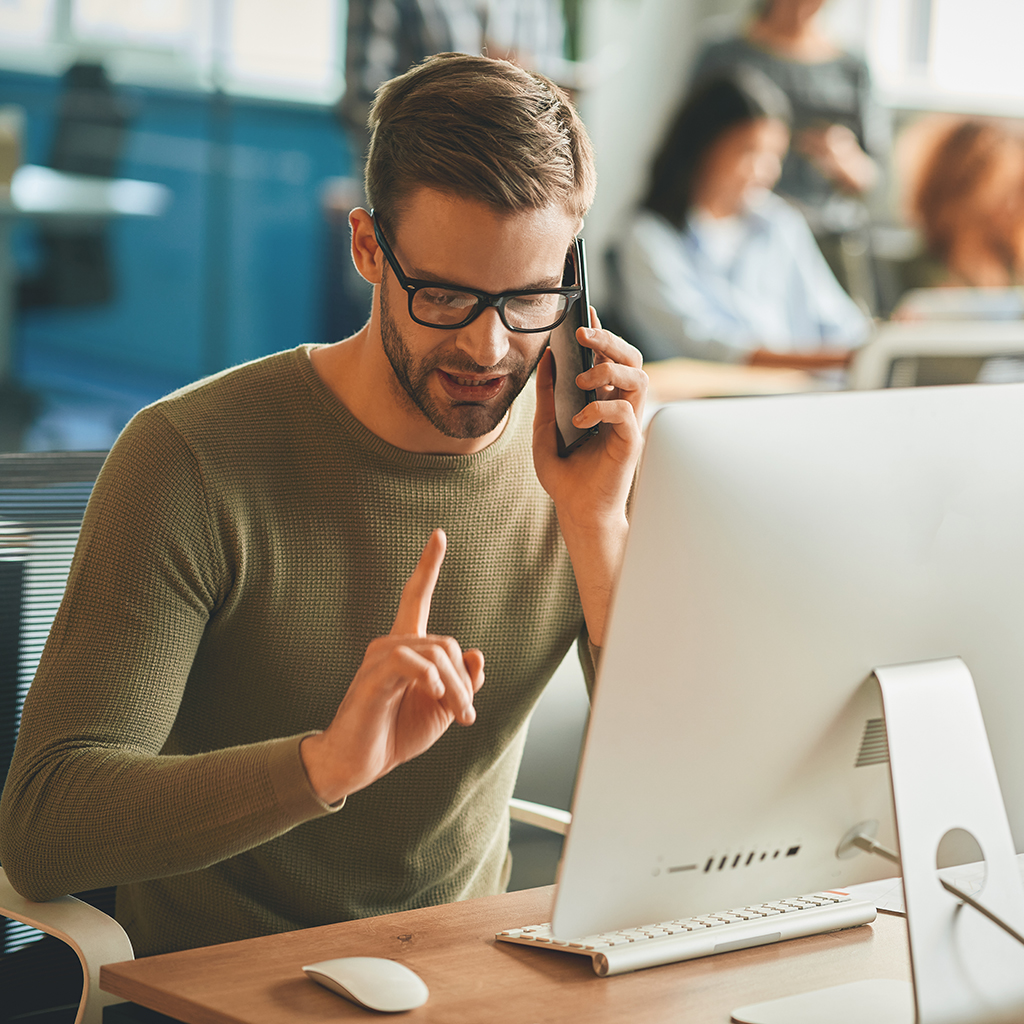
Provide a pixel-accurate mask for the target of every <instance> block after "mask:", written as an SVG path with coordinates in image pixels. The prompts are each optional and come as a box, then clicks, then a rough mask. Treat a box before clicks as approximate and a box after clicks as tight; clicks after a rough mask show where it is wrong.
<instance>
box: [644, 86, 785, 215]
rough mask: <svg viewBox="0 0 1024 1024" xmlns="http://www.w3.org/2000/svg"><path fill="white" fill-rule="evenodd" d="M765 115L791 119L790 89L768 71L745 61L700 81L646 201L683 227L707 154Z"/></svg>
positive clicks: (666, 145)
mask: <svg viewBox="0 0 1024 1024" xmlns="http://www.w3.org/2000/svg"><path fill="white" fill-rule="evenodd" d="M763 118H771V119H772V120H776V121H782V122H784V123H785V124H787V125H788V124H789V123H790V121H791V120H792V108H791V107H790V104H789V100H788V99H787V98H786V94H785V93H784V92H783V91H782V90H781V89H780V88H779V87H778V86H777V85H776V84H775V83H774V82H773V81H772V80H771V79H770V78H768V77H767V76H766V75H764V74H763V73H762V72H760V71H757V70H756V69H754V68H751V67H739V68H736V69H735V70H733V71H731V72H729V73H727V74H716V75H715V76H714V77H713V78H707V79H705V80H703V81H702V82H698V84H697V86H696V88H695V89H694V90H693V92H691V93H690V95H689V96H688V97H687V99H686V100H685V101H684V103H683V105H682V107H681V108H680V110H679V113H678V114H676V116H675V119H674V120H673V121H672V126H671V128H670V129H669V132H668V135H667V136H666V137H665V141H664V142H663V143H662V145H661V149H660V150H659V151H658V155H657V156H656V157H655V159H654V165H653V167H652V168H651V182H650V186H649V187H648V190H647V195H646V196H645V198H644V200H643V204H642V205H643V206H645V207H646V208H647V209H648V210H653V211H654V212H655V213H658V214H661V216H662V217H664V218H665V219H666V220H667V221H669V223H671V224H674V225H676V227H680V228H681V227H682V226H683V224H684V223H685V222H686V215H687V214H688V213H689V210H690V206H691V205H692V203H693V189H694V185H695V183H696V179H697V174H698V172H699V171H700V167H701V163H702V162H703V159H704V154H705V153H706V152H707V151H708V149H710V147H711V146H712V145H713V144H714V143H715V142H716V141H717V140H718V139H719V138H720V137H721V136H722V135H723V134H724V133H725V132H726V131H728V130H729V129H730V128H733V127H735V126H736V125H739V124H744V123H746V122H748V121H760V120H761V119H763Z"/></svg>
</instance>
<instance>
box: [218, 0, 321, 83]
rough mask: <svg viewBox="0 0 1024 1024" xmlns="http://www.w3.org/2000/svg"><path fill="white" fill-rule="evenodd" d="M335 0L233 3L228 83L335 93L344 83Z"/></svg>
mask: <svg viewBox="0 0 1024 1024" xmlns="http://www.w3.org/2000/svg"><path fill="white" fill-rule="evenodd" d="M337 41H338V23H337V4H336V3H335V0H289V2H288V3H287V4H282V3H281V2H280V0H233V3H232V4H231V15H230V20H229V42H228V47H227V55H228V56H227V69H226V70H227V73H228V81H230V82H233V83H235V85H236V86H237V87H239V88H242V89H243V91H244V86H245V85H246V84H248V85H249V86H252V87H256V88H265V87H267V86H272V85H273V84H275V83H277V84H278V85H281V86H284V87H286V88H287V87H291V88H297V89H303V88H305V89H312V90H325V91H326V90H330V89H331V87H332V86H335V85H339V84H340V81H339V78H338V61H337V50H338V47H337Z"/></svg>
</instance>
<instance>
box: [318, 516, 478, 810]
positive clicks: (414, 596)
mask: <svg viewBox="0 0 1024 1024" xmlns="http://www.w3.org/2000/svg"><path fill="white" fill-rule="evenodd" d="M446 545H447V540H446V538H445V534H444V532H443V531H442V530H434V532H433V533H432V534H431V535H430V538H429V539H428V540H427V543H426V546H425V547H424V548H423V553H422V554H421V556H420V560H419V563H418V564H417V566H416V569H415V571H414V572H413V574H412V575H411V576H410V577H409V580H408V582H407V583H406V585H405V589H404V590H403V591H402V598H401V600H400V601H399V604H398V612H397V614H396V615H395V621H394V625H393V626H392V628H391V632H390V633H388V634H387V636H382V637H378V638H377V639H376V640H373V641H371V643H370V645H369V646H368V647H367V649H366V655H365V657H364V658H363V663H362V665H360V667H359V670H358V672H356V675H355V678H354V679H353V680H352V682H351V684H350V685H349V688H348V691H347V692H346V694H345V697H344V699H343V700H342V702H341V704H340V705H339V706H338V711H337V713H336V714H335V716H334V719H333V721H332V722H331V724H330V725H329V726H328V727H327V728H326V729H325V730H324V731H323V732H322V733H318V734H317V735H315V736H307V737H306V738H305V739H304V740H303V741H302V746H301V753H302V761H303V764H304V766H305V768H306V774H307V775H308V776H309V781H310V784H311V785H312V786H313V789H314V790H315V791H316V793H317V795H318V796H319V797H320V798H321V799H322V800H324V801H325V802H326V803H330V804H333V803H338V801H340V800H342V799H343V798H344V797H346V796H348V794H349V793H355V792H356V791H358V790H360V789H364V788H365V787H366V786H368V785H370V783H372V782H375V781H376V780H377V779H379V778H381V776H383V775H386V774H387V773H388V772H390V771H392V770H393V769H394V768H396V767H397V766H398V765H400V764H404V763H405V762H406V761H409V760H412V758H414V757H416V756H417V755H418V754H422V753H423V752H424V751H425V750H427V749H429V748H430V747H431V746H432V745H433V744H434V743H435V742H437V740H438V739H439V738H440V737H441V736H443V735H444V733H445V732H446V731H447V730H448V727H449V726H450V725H451V724H452V723H453V722H458V723H459V724H460V725H472V724H473V722H474V721H475V720H476V710H475V709H474V707H473V698H474V696H475V695H476V693H477V691H478V690H479V689H480V687H481V686H482V685H483V682H484V656H483V654H482V652H480V651H479V650H476V649H475V648H474V649H471V650H468V651H463V650H462V649H461V647H460V646H459V644H458V642H457V641H456V640H454V639H453V638H452V637H450V636H434V635H431V634H428V633H427V620H428V618H429V616H430V602H431V599H432V597H433V594H434V587H435V586H436V584H437V577H438V573H439V572H440V571H441V563H442V562H443V561H444V555H445V548H446Z"/></svg>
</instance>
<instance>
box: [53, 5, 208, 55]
mask: <svg viewBox="0 0 1024 1024" xmlns="http://www.w3.org/2000/svg"><path fill="white" fill-rule="evenodd" d="M197 6H198V5H197V4H196V2H195V0H74V2H73V3H72V7H71V28H72V32H73V33H74V34H75V35H76V36H78V37H79V38H81V39H95V40H107V41H109V42H125V43H135V44H141V45H147V44H148V45H155V46H164V47H181V46H183V44H185V43H186V41H187V40H188V38H189V37H190V35H192V34H194V33H195V32H196V30H197V28H198V19H197V14H198V10H197Z"/></svg>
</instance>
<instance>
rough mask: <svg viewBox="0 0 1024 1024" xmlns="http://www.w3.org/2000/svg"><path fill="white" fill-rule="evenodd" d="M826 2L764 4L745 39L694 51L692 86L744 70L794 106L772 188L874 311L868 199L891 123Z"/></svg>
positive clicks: (847, 284)
mask: <svg viewBox="0 0 1024 1024" xmlns="http://www.w3.org/2000/svg"><path fill="white" fill-rule="evenodd" d="M823 3H824V0H760V2H759V3H758V4H757V5H756V6H755V8H754V11H753V15H752V17H751V18H750V20H749V21H748V23H747V24H746V26H745V27H744V29H743V30H742V31H741V32H740V33H739V34H737V35H734V36H732V37H729V38H725V39H721V40H718V41H715V42H712V43H710V44H709V45H708V46H706V47H705V48H704V50H703V51H702V52H701V53H700V54H699V55H698V57H697V60H696V64H695V70H694V74H693V82H694V84H695V85H697V84H699V83H700V82H701V81H702V80H704V79H707V78H708V77H710V76H712V75H715V74H718V73H721V72H723V71H728V70H730V69H733V68H736V67H738V66H744V65H745V66H749V67H754V68H756V69H757V70H759V71H761V72H762V73H763V74H765V75H767V76H768V77H769V78H770V79H771V80H772V81H773V82H775V84H776V85H777V86H778V87H779V88H780V89H782V90H783V92H785V94H786V96H787V97H788V98H789V101H790V104H791V106H792V110H793V118H792V132H793V140H792V141H793V144H792V146H791V148H790V150H789V152H788V153H787V155H786V158H785V160H784V162H783V167H782V173H781V175H780V177H779V181H778V184H777V186H776V191H778V192H779V193H781V194H782V195H784V196H786V197H787V198H789V199H790V200H792V201H793V202H795V203H796V204H797V205H798V206H799V207H800V209H801V211H802V212H803V214H804V216H805V218H806V219H807V222H808V224H809V225H810V227H811V230H812V231H813V232H814V235H815V237H816V239H817V240H818V244H819V246H820V247H821V249H822V251H823V253H824V254H825V257H826V259H828V261H829V264H830V266H831V267H832V269H833V271H834V273H835V274H836V275H837V276H838V278H839V279H840V281H841V282H842V283H843V285H844V287H846V288H847V290H848V291H850V292H851V294H853V295H854V297H855V298H857V299H858V300H859V301H860V302H861V304H862V305H863V306H865V307H866V308H868V309H871V310H872V311H873V310H874V309H876V307H877V294H876V293H877V288H876V285H875V282H874V280H873V272H872V268H871V263H870V251H869V250H870V245H869V234H868V221H869V214H868V209H867V206H866V204H865V198H866V196H867V195H868V193H869V192H871V190H872V189H873V188H874V187H875V186H876V185H877V184H878V182H879V179H880V177H881V174H880V162H881V159H882V157H883V156H884V154H885V153H887V151H888V148H889V138H890V130H889V124H888V117H887V116H886V114H885V112H884V111H883V110H882V109H881V107H879V106H878V105H877V104H876V103H875V102H874V100H873V98H872V89H871V78H870V74H869V72H868V66H867V64H866V62H865V61H864V60H863V59H862V58H861V57H859V56H856V55H854V54H852V53H849V52H847V51H845V50H844V49H843V48H842V47H841V46H839V44H838V43H836V42H835V41H834V40H832V39H831V38H830V37H829V35H828V34H827V33H826V31H825V30H824V28H823V27H822V25H821V23H820V19H819V17H818V15H819V11H820V10H821V7H822V6H823ZM844 241H845V245H844Z"/></svg>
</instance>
